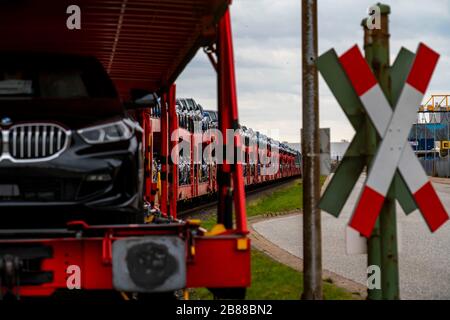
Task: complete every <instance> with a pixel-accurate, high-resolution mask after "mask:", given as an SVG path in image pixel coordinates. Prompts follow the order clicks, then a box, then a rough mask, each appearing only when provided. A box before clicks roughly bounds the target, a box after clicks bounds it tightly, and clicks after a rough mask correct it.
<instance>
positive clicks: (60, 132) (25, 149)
mask: <svg viewBox="0 0 450 320" xmlns="http://www.w3.org/2000/svg"><path fill="white" fill-rule="evenodd" d="M6 134H7V135H8V153H9V155H10V157H11V158H12V159H16V160H24V161H27V160H34V159H36V160H44V159H47V158H50V157H54V156H56V155H58V154H59V153H61V152H62V151H64V149H65V148H67V145H68V142H69V135H70V132H69V131H66V130H65V129H64V128H62V127H61V126H59V125H57V124H52V123H39V124H34V123H30V124H19V125H15V126H13V127H11V128H10V129H9V130H8V132H7V133H6ZM5 151H6V150H5V146H3V154H4V153H5Z"/></svg>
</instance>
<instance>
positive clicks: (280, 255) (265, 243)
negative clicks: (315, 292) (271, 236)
mask: <svg viewBox="0 0 450 320" xmlns="http://www.w3.org/2000/svg"><path fill="white" fill-rule="evenodd" d="M298 214H301V213H299V212H298V211H297V212H291V213H286V214H278V215H275V216H263V217H261V216H258V217H250V218H249V219H248V222H249V226H250V239H251V241H252V247H254V248H255V249H257V250H259V251H261V252H263V253H265V254H266V255H268V256H269V257H271V258H272V259H274V260H275V261H278V262H280V263H282V264H284V265H287V266H289V267H291V268H292V269H294V270H297V271H299V272H303V259H301V258H299V257H297V256H295V255H293V254H291V253H290V252H288V251H286V250H284V249H283V248H280V247H279V246H277V245H276V244H274V243H272V242H270V241H269V240H268V239H266V238H265V237H264V236H262V235H261V234H259V233H258V232H257V231H256V230H255V229H254V228H253V225H254V224H255V223H258V222H262V221H266V220H270V219H276V218H279V217H281V216H282V217H289V216H294V215H298ZM322 276H323V279H324V281H326V282H329V283H332V284H334V285H336V286H338V287H341V288H344V289H346V290H347V291H349V292H351V293H352V294H353V297H354V298H355V299H365V298H366V297H367V288H366V287H365V286H363V285H361V284H360V283H357V282H355V281H353V280H350V279H347V278H345V277H342V276H340V275H338V274H336V273H334V272H331V271H328V270H323V273H322Z"/></svg>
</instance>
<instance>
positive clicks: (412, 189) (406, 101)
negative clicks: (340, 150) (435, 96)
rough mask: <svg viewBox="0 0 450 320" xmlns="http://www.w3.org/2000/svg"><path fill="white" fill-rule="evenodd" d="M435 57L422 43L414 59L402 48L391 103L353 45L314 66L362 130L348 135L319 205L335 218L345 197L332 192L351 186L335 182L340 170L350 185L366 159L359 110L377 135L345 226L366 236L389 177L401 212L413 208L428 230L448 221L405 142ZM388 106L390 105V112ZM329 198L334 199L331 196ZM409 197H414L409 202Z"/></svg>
mask: <svg viewBox="0 0 450 320" xmlns="http://www.w3.org/2000/svg"><path fill="white" fill-rule="evenodd" d="M438 58H439V55H438V54H437V53H435V52H434V51H433V50H431V49H430V48H428V47H427V46H425V45H424V44H420V45H419V48H418V51H417V54H416V56H415V58H413V55H412V54H411V53H410V52H408V51H407V50H405V49H402V51H401V52H400V55H399V58H398V59H397V61H396V63H395V64H394V66H393V67H392V70H391V76H392V80H393V81H392V86H393V94H392V96H393V99H392V100H393V101H388V99H387V98H386V96H385V95H384V93H383V91H382V89H381V88H380V86H379V85H378V81H377V79H376V77H375V76H374V74H373V73H372V70H371V69H370V67H369V65H368V63H367V62H366V60H365V59H364V57H363V56H362V54H361V52H360V50H359V49H358V47H357V46H355V47H353V48H351V49H350V50H349V51H347V52H346V53H345V54H344V55H342V56H341V57H340V58H337V56H336V54H335V52H334V51H333V50H331V51H329V52H327V53H325V54H324V55H323V56H321V57H320V58H319V61H318V68H319V70H320V71H321V73H322V75H323V77H324V78H325V81H326V82H327V83H328V85H329V86H330V88H331V90H332V92H333V93H334V94H335V96H336V98H337V100H338V101H339V102H340V104H341V106H342V107H343V109H344V111H345V112H346V115H347V116H348V117H349V119H350V121H351V123H352V124H353V125H354V127H355V129H356V130H357V132H362V134H357V136H356V137H355V138H354V139H353V141H352V143H351V145H350V147H349V151H347V153H346V156H344V159H343V163H342V165H341V166H340V168H338V171H337V172H336V176H335V177H334V178H333V180H335V179H336V178H338V179H337V180H335V184H334V185H332V182H333V180H332V181H331V182H330V187H329V188H327V190H326V192H325V194H324V196H323V198H322V200H321V203H320V206H321V208H322V209H324V210H326V211H329V210H327V209H331V212H330V213H332V214H334V215H335V216H338V214H339V212H340V210H341V209H342V207H339V206H340V205H341V204H342V206H343V203H345V199H344V202H342V199H341V201H340V202H339V203H337V205H336V203H335V204H332V203H331V202H330V198H331V197H332V194H333V193H334V191H336V189H337V188H339V186H340V185H342V184H343V185H344V192H348V194H349V193H350V191H351V189H352V187H353V185H350V183H349V182H348V180H347V181H346V183H343V182H342V181H339V180H342V179H347V177H345V178H344V174H345V173H348V172H351V171H352V170H353V173H352V174H351V175H350V178H351V179H352V180H353V181H352V182H353V184H354V182H356V179H357V178H358V176H359V175H360V173H361V171H362V170H363V168H364V165H365V164H366V159H361V158H364V157H365V156H367V154H365V153H364V146H363V141H364V134H367V132H364V129H363V130H359V129H360V127H361V125H363V126H367V123H366V124H361V123H357V122H358V121H359V120H361V113H362V112H366V114H367V115H368V117H369V118H370V120H371V124H372V125H373V127H374V128H375V130H376V132H377V133H378V135H379V136H380V137H382V141H381V143H380V145H379V148H378V150H377V152H376V154H375V158H374V160H373V163H372V166H371V168H370V171H369V174H368V178H367V181H366V183H365V186H364V188H363V191H362V194H361V196H360V198H359V200H358V203H357V205H356V208H355V211H354V214H353V216H352V218H351V221H350V226H351V227H352V228H354V229H355V230H357V231H359V232H360V233H361V234H362V235H364V236H365V237H367V238H369V237H370V235H371V233H372V230H373V227H374V225H375V222H376V220H377V218H378V215H379V212H380V210H381V208H382V206H383V203H384V201H385V198H386V195H387V193H388V191H389V188H390V186H391V183H392V181H394V183H396V186H398V187H399V188H396V196H397V198H398V199H399V201H400V203H401V204H402V207H403V208H404V209H405V211H406V212H411V211H412V210H414V208H415V206H417V207H418V208H419V209H420V211H421V212H422V215H423V216H424V218H425V221H426V222H427V224H428V226H429V228H430V230H431V231H432V232H434V231H435V230H437V229H438V228H439V227H440V226H441V225H442V224H444V223H445V222H446V221H447V220H448V214H447V212H446V211H445V208H444V207H443V205H442V203H441V202H440V200H439V198H438V196H437V194H436V192H435V190H434V189H433V187H432V185H431V183H430V182H429V180H428V178H427V176H426V174H425V171H424V170H423V168H422V166H421V164H420V163H419V161H418V159H417V157H416V156H415V154H414V152H413V150H412V149H411V147H410V146H409V143H408V142H407V141H406V140H407V136H408V134H409V131H410V128H411V126H412V124H413V122H414V119H415V117H416V111H417V110H416V108H415V106H419V105H420V103H421V100H422V98H423V95H424V93H425V91H426V88H427V87H428V83H429V81H430V79H431V76H432V73H433V71H434V69H435V66H436V64H437V61H438ZM330 66H333V68H330ZM336 71H337V72H336ZM333 73H334V74H333ZM394 75H395V76H394ZM394 81H396V84H395V88H394ZM355 94H356V95H357V96H356V97H355ZM391 104H392V105H393V106H395V107H394V108H395V110H394V111H393V110H392V108H391ZM355 152H356V154H354V153H355ZM352 153H353V154H352ZM339 170H340V171H339ZM406 193H407V194H406ZM348 194H347V196H348ZM333 198H334V199H335V200H336V197H333ZM411 200H413V201H414V203H413V204H411Z"/></svg>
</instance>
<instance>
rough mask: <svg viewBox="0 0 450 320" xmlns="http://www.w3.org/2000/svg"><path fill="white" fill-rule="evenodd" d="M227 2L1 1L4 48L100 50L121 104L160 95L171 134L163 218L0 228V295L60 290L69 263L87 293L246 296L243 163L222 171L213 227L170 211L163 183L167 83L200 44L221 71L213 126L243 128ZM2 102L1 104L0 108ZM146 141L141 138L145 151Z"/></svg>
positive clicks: (171, 112) (171, 101) (170, 104)
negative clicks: (205, 291)
mask: <svg viewBox="0 0 450 320" xmlns="http://www.w3.org/2000/svg"><path fill="white" fill-rule="evenodd" d="M230 4H231V0H167V1H157V0H148V1H142V0H78V1H73V0H70V1H67V0H63V1H50V0H45V1H2V2H1V3H0V39H1V44H0V51H2V52H12V53H14V52H27V53H38V52H48V53H63V54H74V55H86V56H95V57H96V58H98V59H99V60H100V61H101V63H102V64H103V66H104V68H105V69H106V70H107V72H108V73H109V75H110V77H111V78H112V80H113V82H114V84H115V86H116V88H117V90H118V92H119V94H120V96H121V98H122V100H123V101H128V100H130V99H131V96H132V94H131V92H132V91H133V90H145V91H148V92H157V93H158V95H159V96H160V97H161V106H162V115H161V135H162V139H163V140H165V141H166V143H162V154H161V158H162V172H161V180H162V192H161V193H162V196H163V198H164V200H163V202H162V205H161V210H162V211H163V213H165V217H166V218H165V220H164V221H162V222H161V221H160V223H158V224H156V223H151V224H143V225H95V226H93V225H88V224H86V223H85V222H84V221H68V224H67V227H66V228H64V229H51V230H47V229H26V230H17V229H16V230H1V231H0V262H1V263H0V279H3V280H4V281H3V282H2V283H1V286H2V288H1V292H0V293H5V290H6V291H10V292H13V293H15V294H17V295H22V296H48V295H51V294H53V293H55V292H56V291H57V290H60V289H61V290H64V289H67V281H66V279H67V276H68V268H69V267H70V266H76V267H79V269H80V270H81V289H83V290H114V289H115V290H118V291H122V292H162V291H173V290H177V289H181V288H186V287H207V288H219V289H224V288H225V289H226V288H228V289H229V288H235V289H238V290H237V291H236V292H240V293H242V290H243V289H244V288H245V287H247V286H249V284H250V244H249V239H248V238H247V233H248V232H247V226H246V213H245V196H244V183H243V174H242V167H241V165H240V164H228V163H224V164H223V165H220V166H219V167H218V189H219V192H218V193H219V206H218V223H220V224H222V225H224V226H225V230H222V231H220V232H215V233H206V232H205V230H203V229H202V228H200V227H199V225H198V224H197V223H195V222H192V221H181V220H178V219H176V200H177V199H176V196H174V195H173V192H169V190H168V187H169V185H170V184H171V183H173V181H176V180H175V179H176V177H174V176H176V174H173V175H169V174H168V173H169V172H170V166H172V165H173V164H171V163H169V161H168V158H169V146H168V142H167V141H168V137H169V136H170V133H171V132H173V131H174V130H175V129H176V127H177V123H176V122H177V121H176V112H175V107H176V106H175V103H176V100H175V85H174V83H175V81H176V79H177V77H178V76H179V75H180V73H181V72H182V71H183V70H184V68H185V67H186V65H187V64H188V63H189V62H190V61H191V59H192V58H193V57H194V55H195V54H196V52H197V51H198V50H199V49H201V48H206V50H205V51H207V53H208V54H209V57H210V59H211V62H212V64H213V67H214V68H215V69H216V70H217V77H218V83H219V86H218V101H219V103H218V111H219V128H220V130H222V131H224V130H226V129H227V128H233V129H236V128H237V127H238V123H239V122H238V113H237V99H236V83H235V71H234V60H233V44H232V33H231V21H230V13H229V5H230ZM73 5H76V6H78V7H79V8H80V9H81V11H80V13H81V24H80V29H77V28H75V29H71V28H68V27H67V23H68V21H67V20H68V18H69V17H70V16H71V14H72V13H73V11H71V10H72V9H68V8H73V7H71V6H73ZM1 106H2V101H1V100H0V112H1ZM143 109H144V110H142V112H145V108H143ZM144 130H145V126H144ZM144 135H145V132H144ZM150 143H151V141H148V139H147V138H145V139H144V144H145V147H146V148H147V147H148V145H149V144H150ZM225 143H226V141H225ZM146 152H148V150H146ZM175 194H176V193H175ZM232 203H234V209H233V205H231V204H232ZM30 210H32V209H30ZM0 225H1V218H0ZM142 257H145V259H143V258H142ZM149 275H150V276H149ZM217 292H220V291H217ZM224 292H225V291H224ZM226 292H229V290H228V291H226Z"/></svg>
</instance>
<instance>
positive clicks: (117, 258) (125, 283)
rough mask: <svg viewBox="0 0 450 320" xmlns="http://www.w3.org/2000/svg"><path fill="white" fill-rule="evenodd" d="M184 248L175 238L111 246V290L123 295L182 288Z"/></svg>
mask: <svg viewBox="0 0 450 320" xmlns="http://www.w3.org/2000/svg"><path fill="white" fill-rule="evenodd" d="M185 252H186V245H185V242H184V241H183V240H182V239H180V238H179V237H177V236H163V237H155V236H150V237H145V238H130V239H124V240H117V241H115V242H114V243H113V249H112V253H113V286H114V288H115V289H117V290H119V291H126V292H166V291H173V290H178V289H182V288H184V287H185V286H186V258H185V257H186V254H185Z"/></svg>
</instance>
